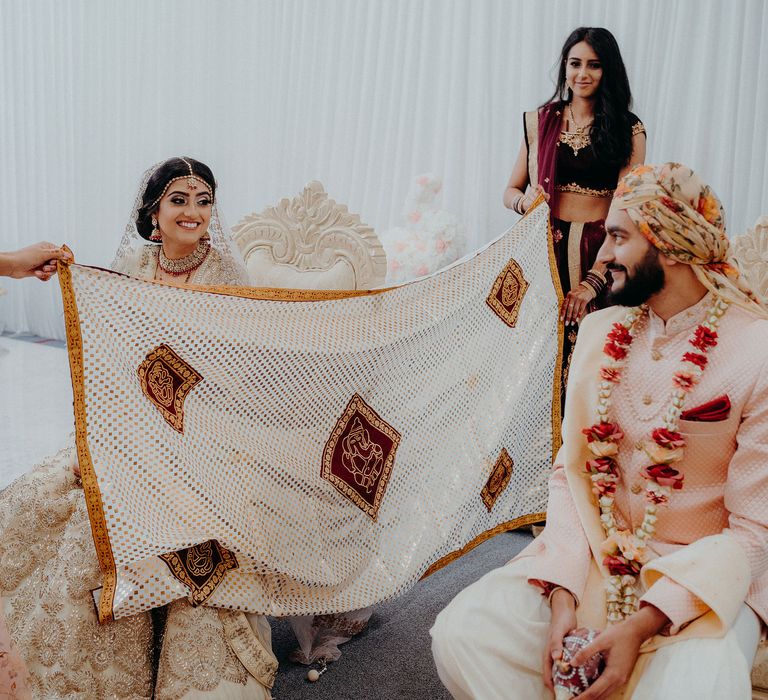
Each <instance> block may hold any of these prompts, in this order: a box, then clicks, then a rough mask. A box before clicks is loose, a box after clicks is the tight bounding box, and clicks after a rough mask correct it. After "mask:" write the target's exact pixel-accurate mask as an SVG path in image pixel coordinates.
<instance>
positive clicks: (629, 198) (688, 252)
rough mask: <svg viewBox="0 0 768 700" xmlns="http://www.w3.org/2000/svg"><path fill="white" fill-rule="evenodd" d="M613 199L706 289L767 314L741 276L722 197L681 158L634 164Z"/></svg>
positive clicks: (761, 313)
mask: <svg viewBox="0 0 768 700" xmlns="http://www.w3.org/2000/svg"><path fill="white" fill-rule="evenodd" d="M613 200H614V206H618V208H619V209H624V210H625V211H626V212H627V214H628V215H629V218H630V219H632V221H633V222H634V223H635V225H636V226H637V227H638V229H640V232H641V233H642V234H643V235H644V236H645V237H646V238H647V239H648V241H649V242H650V243H651V244H652V245H653V246H655V247H656V248H658V250H659V251H660V252H661V253H663V254H664V255H666V256H667V257H670V258H672V259H674V260H678V261H679V262H682V263H685V264H687V265H691V266H692V267H693V271H694V272H695V273H696V277H697V278H698V279H699V281H700V282H701V283H702V284H703V285H704V286H705V287H706V288H707V289H708V290H710V291H711V292H713V293H715V294H717V295H719V296H721V297H723V298H725V299H726V300H727V301H730V302H732V303H734V304H738V305H739V306H742V307H744V308H747V309H749V310H750V311H753V312H756V313H758V314H760V315H761V316H766V315H768V310H766V309H765V308H764V307H763V306H762V305H761V304H760V303H759V302H758V301H757V300H756V298H755V296H754V294H753V293H752V292H751V290H750V289H749V288H748V287H747V286H746V284H745V283H744V281H743V280H742V279H741V278H740V277H739V273H738V270H737V269H736V265H735V263H734V261H733V259H732V257H731V246H730V241H729V240H728V236H727V235H726V233H725V216H724V213H723V206H722V204H720V200H719V199H718V198H717V195H715V193H714V192H713V191H712V189H711V188H710V187H709V185H706V184H705V183H704V182H702V180H701V179H700V178H699V177H698V175H696V174H695V173H694V172H693V170H691V169H690V168H688V167H686V166H685V165H681V164H680V163H665V164H664V165H637V166H635V167H634V168H632V170H630V171H629V172H628V173H627V174H626V175H625V176H624V177H623V178H622V179H621V181H620V182H619V185H618V187H617V188H616V191H615V192H614V195H613Z"/></svg>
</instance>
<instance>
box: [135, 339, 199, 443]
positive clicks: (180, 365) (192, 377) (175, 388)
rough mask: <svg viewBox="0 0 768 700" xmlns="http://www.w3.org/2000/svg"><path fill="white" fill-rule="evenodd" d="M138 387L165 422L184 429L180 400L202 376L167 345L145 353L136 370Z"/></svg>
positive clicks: (177, 429)
mask: <svg viewBox="0 0 768 700" xmlns="http://www.w3.org/2000/svg"><path fill="white" fill-rule="evenodd" d="M137 372H138V375H139V380H140V381H141V390H142V391H143V392H144V394H145V396H146V397H147V398H148V399H149V400H150V401H151V402H152V403H153V404H154V405H155V406H157V409H158V410H159V411H160V413H161V414H162V416H163V418H165V420H166V422H167V423H168V425H170V426H171V427H172V428H173V429H174V430H176V431H177V432H179V433H183V432H184V400H185V399H186V398H187V394H189V392H190V391H192V389H194V388H195V385H196V384H197V383H198V382H199V381H200V380H201V379H202V377H201V376H200V375H199V374H198V373H197V372H196V371H195V370H194V369H193V368H192V367H191V366H190V365H189V364H188V363H187V362H185V361H184V360H182V359H181V357H179V356H178V355H177V354H176V353H175V352H174V351H173V350H172V349H171V348H170V347H168V346H167V345H165V344H163V345H158V346H157V347H156V348H155V349H154V350H152V352H150V353H148V354H147V356H146V358H145V359H144V361H143V362H142V363H141V364H140V365H139V368H138V370H137Z"/></svg>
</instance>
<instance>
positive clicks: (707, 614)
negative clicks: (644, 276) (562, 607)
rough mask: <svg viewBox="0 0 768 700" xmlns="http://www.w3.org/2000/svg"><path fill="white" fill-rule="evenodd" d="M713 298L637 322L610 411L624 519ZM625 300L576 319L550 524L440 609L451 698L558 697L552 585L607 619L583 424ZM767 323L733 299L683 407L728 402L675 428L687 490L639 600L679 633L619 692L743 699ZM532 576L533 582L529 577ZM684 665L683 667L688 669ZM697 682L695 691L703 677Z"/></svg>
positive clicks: (767, 489) (760, 535)
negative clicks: (548, 671) (549, 682)
mask: <svg viewBox="0 0 768 700" xmlns="http://www.w3.org/2000/svg"><path fill="white" fill-rule="evenodd" d="M710 304H711V297H709V295H707V296H706V297H704V299H702V300H701V301H700V302H699V303H697V304H695V305H694V306H692V307H690V308H688V309H686V310H685V311H683V312H682V313H680V314H678V315H676V316H674V317H673V318H670V319H669V320H668V321H667V322H666V323H664V322H663V321H662V320H661V319H660V318H658V317H657V316H655V315H654V314H653V313H652V312H651V313H650V315H649V317H647V318H646V319H644V320H642V321H641V323H642V324H643V326H642V327H638V329H637V336H636V338H635V341H634V342H633V344H632V346H631V349H630V354H629V359H628V362H627V365H626V366H625V369H624V377H623V380H622V382H621V383H620V384H619V385H618V386H616V387H615V389H614V391H613V397H612V398H613V414H614V415H613V418H614V420H615V421H616V422H617V423H618V424H619V425H620V427H621V429H622V431H623V432H624V434H625V437H624V439H623V440H622V442H621V446H620V452H619V455H618V462H619V465H620V470H621V481H620V483H619V486H618V489H617V495H616V518H617V521H618V525H619V527H620V528H622V529H623V528H626V529H630V530H632V529H635V528H637V527H638V526H639V525H640V523H641V522H642V519H643V511H644V507H645V500H644V485H645V482H644V480H643V478H642V477H641V475H640V474H641V470H642V469H643V468H644V467H645V466H647V465H648V464H649V458H648V456H647V455H646V454H645V452H644V451H642V449H641V448H640V445H641V442H644V441H647V440H649V439H650V436H651V433H652V431H653V430H654V429H655V428H658V427H661V426H662V422H661V418H662V416H663V413H664V412H665V411H666V409H667V405H668V401H669V395H670V392H671V389H672V376H673V374H674V372H675V371H677V370H678V368H679V363H680V360H681V357H682V355H683V354H684V353H685V352H687V351H690V350H691V347H690V345H689V344H688V338H689V337H690V335H691V332H692V331H693V329H694V328H695V326H696V325H697V324H698V323H700V322H701V321H702V320H703V318H704V314H705V313H706V311H707V309H708V308H709V306H710ZM625 314H626V309H623V308H620V307H612V308H609V309H605V310H603V311H598V312H595V313H593V314H590V315H589V316H587V317H586V319H585V320H584V321H583V322H582V325H581V328H580V331H579V338H578V342H577V343H576V349H575V351H574V355H573V359H572V363H571V370H570V380H569V384H568V392H567V400H566V408H565V422H564V424H563V446H562V448H561V450H560V452H559V454H558V457H557V459H556V460H555V467H554V471H553V474H552V477H551V480H550V488H549V504H548V508H547V527H546V528H545V530H544V532H543V533H542V535H541V536H540V537H538V538H537V539H536V540H534V541H533V542H532V543H531V544H530V546H528V547H527V548H526V549H525V550H524V551H523V552H521V553H520V554H519V555H518V556H517V557H516V558H515V559H514V560H513V561H512V562H510V563H509V564H508V565H507V566H504V567H501V568H500V569H496V570H495V571H491V572H489V573H488V574H486V575H485V576H484V577H483V578H481V579H480V580H479V581H477V582H476V583H474V584H473V585H471V586H469V587H468V588H466V589H465V590H463V591H462V592H461V593H459V595H457V596H456V598H455V599H454V600H453V601H452V602H451V604H450V605H448V606H447V607H446V608H445V610H443V611H442V612H441V613H440V615H439V616H438V617H437V620H436V621H435V625H434V627H433V629H432V639H433V641H432V650H433V654H434V657H435V661H436V665H437V668H438V672H439V674H440V677H441V680H442V681H443V683H444V684H445V685H446V687H448V689H449V690H450V691H451V693H452V694H453V696H454V698H457V699H461V700H465V699H469V698H472V699H473V700H480V699H481V700H491V699H492V700H502V699H503V700H508V699H509V698H520V700H534V699H535V698H551V697H552V696H551V692H550V691H548V690H547V689H546V688H544V685H543V682H542V672H541V669H542V662H543V657H544V651H545V647H546V640H547V637H548V631H549V622H550V617H551V613H550V609H549V606H548V604H547V602H546V600H545V599H544V597H543V596H542V595H541V594H540V589H539V588H538V585H539V584H541V583H542V582H547V583H552V584H556V585H560V586H563V587H565V588H567V589H568V590H570V591H571V592H572V593H573V594H574V595H575V597H576V598H577V600H578V601H579V606H578V607H577V610H576V616H577V622H578V624H579V625H582V626H587V627H595V628H603V627H605V625H606V615H605V587H604V579H605V577H606V575H607V573H606V572H605V571H604V569H603V567H602V559H603V555H602V553H601V552H600V545H601V543H602V541H603V540H604V538H605V534H604V532H603V529H602V527H601V525H600V520H599V510H598V507H597V503H596V498H595V496H594V495H593V494H592V492H591V485H590V480H589V477H588V475H587V473H586V471H585V468H584V467H585V462H586V460H587V459H590V458H591V454H590V453H589V451H588V448H587V441H586V437H585V436H584V435H583V434H582V433H581V430H582V429H583V428H585V427H588V426H590V425H592V424H593V423H594V422H595V420H596V406H597V398H598V396H597V394H598V385H599V369H600V365H601V364H602V363H603V361H604V355H603V352H602V348H603V345H604V343H605V337H606V335H607V333H608V331H609V330H610V328H611V326H612V324H613V323H614V322H618V321H620V320H622V318H623V317H624V315H625ZM767 351H768V321H766V320H759V319H757V318H755V317H753V316H752V315H750V314H749V313H748V312H746V311H743V310H741V309H739V308H737V307H733V306H732V307H730V308H729V309H728V311H727V312H726V313H725V316H724V317H723V319H722V321H721V323H720V327H719V343H718V345H717V346H716V347H715V348H713V349H711V350H710V352H709V353H708V357H709V363H708V366H707V368H706V370H705V371H704V374H703V376H702V378H701V381H700V383H699V384H698V385H697V386H696V387H695V388H694V389H693V390H692V391H691V392H690V394H689V396H688V400H687V403H686V405H685V407H684V408H685V410H690V409H695V408H696V407H698V406H700V405H702V404H706V403H708V402H710V401H712V400H713V399H717V398H719V397H723V396H727V397H728V400H729V401H730V404H731V408H730V412H729V413H728V415H727V417H723V420H718V421H708V422H695V421H681V422H680V428H679V429H680V432H682V433H684V434H685V439H686V450H685V456H684V458H683V460H682V461H681V462H678V463H676V465H675V466H676V468H678V469H679V470H680V471H682V472H683V474H684V475H685V482H684V487H683V489H682V490H681V491H674V492H673V494H672V497H671V499H670V503H669V505H668V506H666V507H660V508H659V512H658V521H657V523H656V532H655V535H654V537H653V539H652V540H651V541H650V543H649V548H650V549H651V550H652V552H653V555H654V557H655V558H654V559H653V560H652V561H649V562H648V563H647V564H646V565H645V566H644V567H643V570H642V572H641V583H642V590H641V593H642V597H641V601H642V602H645V603H650V604H653V605H655V606H657V607H658V608H659V609H660V610H662V611H663V612H664V613H665V614H666V615H667V616H668V617H669V618H670V620H671V621H672V626H671V629H670V630H668V631H666V632H669V633H670V634H664V635H656V636H655V637H653V638H652V639H650V640H648V641H647V642H646V643H645V644H644V645H643V647H642V648H641V652H642V653H641V654H640V657H639V658H638V661H637V663H636V664H635V668H634V671H633V673H632V677H631V678H630V680H629V682H628V683H627V685H626V686H625V687H624V688H623V689H622V690H620V691H618V692H617V693H615V694H614V695H612V696H611V697H612V700H613V698H624V699H626V698H630V697H631V698H633V700H636V699H637V698H642V699H643V700H645V699H647V698H653V699H654V700H658V699H659V698H664V699H666V698H675V700H677V699H678V698H681V697H702V698H720V697H728V698H734V699H736V698H747V697H749V696H750V694H751V693H750V683H749V667H750V665H751V663H752V656H753V655H754V651H755V649H756V647H757V643H758V637H759V625H758V621H757V619H756V618H755V616H754V613H751V612H750V611H749V609H748V608H746V606H745V605H744V602H745V601H746V602H747V603H748V604H749V605H750V606H751V607H752V609H753V610H754V611H755V612H756V613H757V614H758V616H759V617H760V618H762V619H763V621H765V620H766V618H767V617H768V586H767V585H766V584H767V583H768V370H766V363H767V362H768V352H767ZM532 584H533V585H532ZM681 664H682V665H681ZM694 683H695V684H696V687H695V688H694V687H693V684H694Z"/></svg>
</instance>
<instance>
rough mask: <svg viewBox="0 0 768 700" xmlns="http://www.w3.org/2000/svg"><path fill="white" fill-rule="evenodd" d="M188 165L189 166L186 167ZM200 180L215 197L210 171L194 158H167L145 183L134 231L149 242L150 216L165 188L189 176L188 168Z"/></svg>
mask: <svg viewBox="0 0 768 700" xmlns="http://www.w3.org/2000/svg"><path fill="white" fill-rule="evenodd" d="M187 163H189V165H187ZM190 166H191V167H192V172H193V173H194V174H195V175H196V176H197V177H199V178H200V179H201V180H205V182H206V183H207V184H208V187H210V188H211V195H212V196H214V197H215V196H216V180H215V179H214V177H213V173H212V172H211V169H210V168H209V167H208V166H207V165H206V164H205V163H201V162H200V161H199V160H195V159H194V158H188V157H184V158H183V159H182V158H169V159H168V160H166V161H165V163H163V164H162V165H161V166H160V167H159V168H158V169H157V170H155V172H154V173H152V176H151V177H150V178H149V180H148V181H147V186H146V188H145V190H144V195H143V196H142V198H141V206H140V207H139V210H138V212H137V213H136V230H137V231H138V232H139V235H140V236H141V237H142V238H146V239H147V240H149V237H150V235H152V228H153V226H152V214H154V213H155V212H156V211H157V207H158V203H157V198H158V197H160V195H161V194H162V193H163V190H164V189H165V186H166V185H167V184H168V183H169V182H170V181H171V180H174V179H175V178H177V177H184V176H185V175H189V168H190Z"/></svg>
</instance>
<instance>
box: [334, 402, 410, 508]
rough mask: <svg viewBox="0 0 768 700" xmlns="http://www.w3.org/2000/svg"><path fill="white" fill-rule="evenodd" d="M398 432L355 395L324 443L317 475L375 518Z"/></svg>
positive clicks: (395, 448) (393, 458)
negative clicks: (319, 469)
mask: <svg viewBox="0 0 768 700" xmlns="http://www.w3.org/2000/svg"><path fill="white" fill-rule="evenodd" d="M399 444H400V433H398V432H397V430H395V429H394V428H393V427H392V426H391V425H390V424H389V423H387V422H386V421H385V420H383V419H382V418H381V417H380V416H379V415H378V414H377V413H376V411H374V410H373V409H372V408H371V407H370V406H369V405H368V404H367V403H365V401H363V399H362V397H360V396H358V395H357V394H355V395H354V396H353V397H352V399H351V400H350V402H349V403H348V404H347V407H346V409H344V413H343V414H342V416H341V418H339V420H338V421H337V422H336V425H335V426H334V428H333V431H332V432H331V437H330V438H328V441H327V442H326V444H325V450H324V452H323V465H322V469H321V473H320V475H321V476H322V478H323V479H325V480H327V481H328V482H330V483H331V484H333V486H334V487H335V488H336V490H337V491H338V492H339V493H341V494H342V495H343V496H346V498H348V499H349V500H350V501H351V502H352V503H354V504H355V505H356V506H357V507H358V508H360V510H362V511H363V512H364V513H366V514H367V515H368V516H369V517H371V518H372V519H373V520H376V516H377V515H378V512H379V508H380V507H381V502H382V500H383V498H384V492H385V491H386V488H387V484H388V483H389V477H390V476H391V475H392V466H393V464H394V461H395V453H396V452H397V448H398V445H399Z"/></svg>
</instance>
